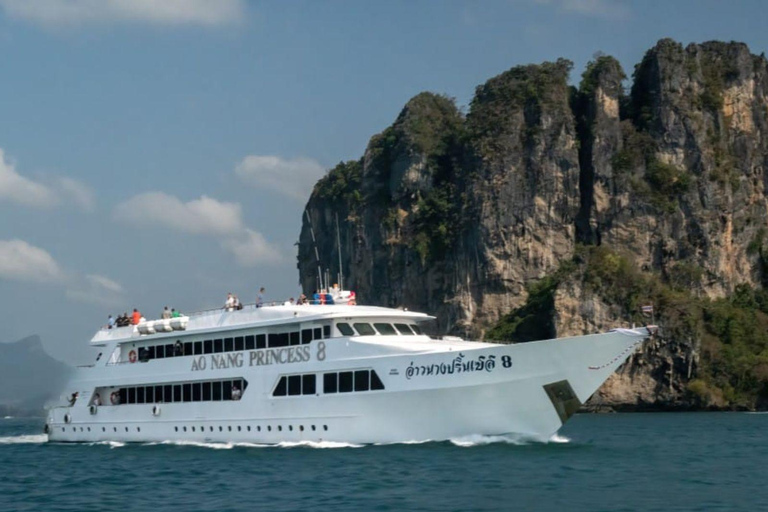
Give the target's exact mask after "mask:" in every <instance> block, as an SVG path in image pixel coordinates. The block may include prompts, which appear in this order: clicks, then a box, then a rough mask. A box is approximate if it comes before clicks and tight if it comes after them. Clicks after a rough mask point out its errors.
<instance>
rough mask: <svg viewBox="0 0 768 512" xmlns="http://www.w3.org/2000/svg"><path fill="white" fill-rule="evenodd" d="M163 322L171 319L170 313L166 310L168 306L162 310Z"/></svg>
mask: <svg viewBox="0 0 768 512" xmlns="http://www.w3.org/2000/svg"><path fill="white" fill-rule="evenodd" d="M162 318H163V320H167V319H169V318H171V311H170V310H169V309H168V306H165V309H163V316H162Z"/></svg>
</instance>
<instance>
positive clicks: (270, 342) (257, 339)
mask: <svg viewBox="0 0 768 512" xmlns="http://www.w3.org/2000/svg"><path fill="white" fill-rule="evenodd" d="M330 336H331V326H330V325H326V326H324V327H322V328H320V327H315V328H314V329H302V330H296V331H290V332H280V333H270V334H255V335H253V334H249V335H247V336H234V337H231V338H218V339H213V340H203V341H187V342H186V343H182V342H181V340H179V341H177V342H176V343H168V344H165V345H152V346H149V347H141V348H139V353H138V358H139V360H140V361H149V360H151V359H163V358H168V357H181V356H193V355H194V356H197V355H203V354H219V353H222V352H238V351H241V350H256V349H260V348H277V347H289V346H294V345H305V344H307V343H310V342H311V341H312V340H321V339H323V338H324V337H325V338H329V337H330Z"/></svg>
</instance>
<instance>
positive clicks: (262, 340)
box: [256, 334, 267, 348]
mask: <svg viewBox="0 0 768 512" xmlns="http://www.w3.org/2000/svg"><path fill="white" fill-rule="evenodd" d="M256 348H267V335H266V334H257V335H256Z"/></svg>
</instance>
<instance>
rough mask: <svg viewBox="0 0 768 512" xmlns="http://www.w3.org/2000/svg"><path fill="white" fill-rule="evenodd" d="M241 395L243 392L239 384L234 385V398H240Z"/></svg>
mask: <svg viewBox="0 0 768 512" xmlns="http://www.w3.org/2000/svg"><path fill="white" fill-rule="evenodd" d="M241 396H242V392H241V391H240V388H239V387H237V384H235V385H234V386H232V400H240V397H241Z"/></svg>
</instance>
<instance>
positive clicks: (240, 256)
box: [221, 229, 280, 267]
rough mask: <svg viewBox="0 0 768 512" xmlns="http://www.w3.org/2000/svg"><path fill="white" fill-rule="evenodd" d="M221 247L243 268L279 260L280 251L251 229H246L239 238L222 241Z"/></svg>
mask: <svg viewBox="0 0 768 512" xmlns="http://www.w3.org/2000/svg"><path fill="white" fill-rule="evenodd" d="M221 246H222V247H223V248H224V249H225V250H227V251H229V252H230V253H232V254H233V255H234V257H235V260H237V262H238V263H239V264H240V265H242V266H243V267H254V266H256V265H259V264H263V263H277V262H278V261H279V260H280V251H279V250H278V249H277V248H276V247H275V246H273V245H272V244H270V243H269V242H268V241H267V239H266V238H264V236H263V235H262V234H261V233H257V232H256V231H253V230H251V229H246V230H245V231H244V232H243V233H242V234H241V235H240V236H237V237H231V238H227V239H225V240H222V241H221Z"/></svg>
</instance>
